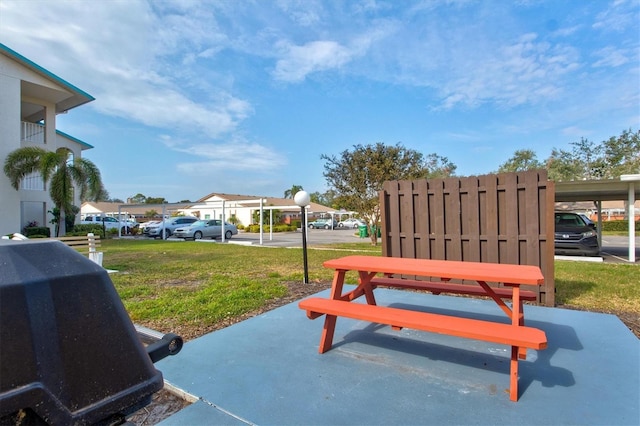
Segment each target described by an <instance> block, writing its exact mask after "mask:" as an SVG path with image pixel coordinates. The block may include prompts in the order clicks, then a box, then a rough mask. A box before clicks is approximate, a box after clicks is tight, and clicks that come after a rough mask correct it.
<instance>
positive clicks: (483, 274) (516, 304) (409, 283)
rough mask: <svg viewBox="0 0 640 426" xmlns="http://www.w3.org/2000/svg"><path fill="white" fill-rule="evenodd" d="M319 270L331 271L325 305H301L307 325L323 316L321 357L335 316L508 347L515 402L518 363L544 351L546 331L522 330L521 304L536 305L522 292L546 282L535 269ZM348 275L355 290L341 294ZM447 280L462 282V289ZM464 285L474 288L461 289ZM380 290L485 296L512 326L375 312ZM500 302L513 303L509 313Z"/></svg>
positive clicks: (420, 263) (450, 264) (466, 265)
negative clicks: (533, 352) (532, 352)
mask: <svg viewBox="0 0 640 426" xmlns="http://www.w3.org/2000/svg"><path fill="white" fill-rule="evenodd" d="M323 265H324V266H325V267H327V268H330V269H335V273H334V277H333V282H332V285H331V293H330V296H329V299H324V298H309V299H305V300H302V301H301V302H300V303H299V307H300V308H301V309H304V310H306V311H307V316H308V317H309V318H310V319H315V318H318V317H320V316H322V315H326V318H325V322H324V327H323V330H322V336H321V339H320V348H319V352H320V353H324V352H326V351H328V350H329V349H331V346H332V343H333V335H334V332H335V326H336V320H337V317H338V316H344V317H348V318H353V319H360V320H364V321H371V322H375V323H379V324H387V325H390V326H391V327H392V328H393V329H396V330H398V329H402V328H403V327H407V328H413V329H417V330H422V331H428V332H435V333H440V334H449V335H454V336H458V337H465V338H470V339H477V340H485V341H490V342H494V343H500V344H505V345H510V346H511V363H510V371H511V372H510V376H511V382H510V389H511V391H510V398H511V400H512V401H517V400H518V359H519V358H520V359H526V350H527V348H530V349H536V350H541V349H545V348H546V347H547V339H546V335H545V333H544V331H542V330H539V329H536V328H532V327H527V326H525V325H524V310H523V303H522V301H523V300H535V299H536V295H535V293H534V292H531V291H527V290H521V289H520V286H521V285H528V286H540V285H541V284H542V283H543V282H544V277H543V275H542V272H541V271H540V268H538V267H537V266H531V265H511V264H496V263H481V262H466V261H451V260H430V259H407V258H397V257H378V256H346V257H342V258H339V259H333V260H329V261H326V262H324V263H323ZM348 271H356V272H357V273H358V285H357V287H356V288H355V289H353V290H351V291H349V292H346V293H343V287H344V279H345V275H346V273H347V272H348ZM378 274H382V276H377V275H378ZM391 275H405V276H407V275H408V276H412V277H414V276H416V277H429V278H430V279H433V278H437V279H439V280H440V281H436V282H434V281H422V280H415V279H400V278H391ZM450 280H460V281H461V283H453V282H451V281H450ZM467 281H472V282H474V283H475V284H473V285H469V284H465V282H467ZM488 283H502V284H503V285H504V286H505V287H501V288H496V287H492V286H490V285H489V284H488ZM380 285H384V286H389V287H399V288H411V289H419V290H427V291H431V292H433V293H436V294H439V293H442V292H445V293H447V292H449V293H458V294H470V295H482V296H487V297H490V298H491V299H493V300H494V301H495V302H496V303H497V304H498V306H499V307H500V308H501V309H502V311H504V312H505V313H506V315H507V316H508V317H509V319H510V324H505V323H499V322H493V321H484V320H476V319H469V318H462V317H456V316H452V315H439V314H431V313H425V312H417V311H412V310H406V309H398V308H391V307H385V306H378V305H377V303H376V299H375V296H374V289H375V288H376V287H378V286H380ZM361 296H365V299H366V302H367V303H366V304H364V303H351V302H352V301H353V300H355V299H357V298H359V297H361ZM504 299H511V300H512V303H511V307H509V306H508V305H507V304H506V303H505V301H504Z"/></svg>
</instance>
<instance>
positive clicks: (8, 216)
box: [0, 68, 21, 235]
mask: <svg viewBox="0 0 640 426" xmlns="http://www.w3.org/2000/svg"><path fill="white" fill-rule="evenodd" d="M1 71H2V70H1V68H0V94H1V96H0V111H2V113H1V114H0V159H2V162H1V163H2V166H3V167H4V159H5V158H6V157H7V155H8V154H9V153H10V152H11V151H13V150H15V149H17V148H19V147H20V80H19V79H16V78H14V77H11V76H8V75H6V74H3V73H2V72H1ZM16 106H17V107H16ZM0 200H2V202H0V235H5V234H9V233H13V232H18V231H20V229H21V227H20V194H19V192H18V191H16V190H15V189H13V187H12V186H11V185H10V183H9V179H7V177H6V176H5V174H4V170H3V171H2V172H1V173H0Z"/></svg>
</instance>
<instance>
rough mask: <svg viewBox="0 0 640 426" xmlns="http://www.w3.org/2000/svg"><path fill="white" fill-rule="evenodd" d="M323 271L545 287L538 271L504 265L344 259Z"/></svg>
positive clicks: (396, 258) (443, 261)
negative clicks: (331, 270)
mask: <svg viewBox="0 0 640 426" xmlns="http://www.w3.org/2000/svg"><path fill="white" fill-rule="evenodd" d="M323 265H324V267H326V268H330V269H335V270H343V271H366V272H379V273H385V274H403V275H416V276H429V277H438V278H448V279H464V280H476V281H485V282H496V283H503V284H525V285H538V286H539V285H542V284H543V283H544V276H543V275H542V271H541V270H540V268H539V267H537V266H533V265H513V264H505V263H486V262H469V261H457V260H433V259H412V258H400V257H386V256H345V257H341V258H338V259H332V260H328V261H326V262H324V263H323Z"/></svg>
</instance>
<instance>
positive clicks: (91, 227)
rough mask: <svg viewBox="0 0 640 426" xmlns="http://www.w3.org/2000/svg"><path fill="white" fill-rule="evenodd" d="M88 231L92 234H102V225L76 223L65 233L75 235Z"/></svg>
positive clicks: (85, 233)
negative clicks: (71, 229) (70, 230)
mask: <svg viewBox="0 0 640 426" xmlns="http://www.w3.org/2000/svg"><path fill="white" fill-rule="evenodd" d="M88 233H93V234H94V235H102V225H97V224H87V225H76V226H74V227H73V231H72V232H67V235H69V236H70V237H77V236H80V235H87V234H88Z"/></svg>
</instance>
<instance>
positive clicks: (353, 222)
mask: <svg viewBox="0 0 640 426" xmlns="http://www.w3.org/2000/svg"><path fill="white" fill-rule="evenodd" d="M364 225H366V224H365V223H364V222H363V221H361V220H360V219H355V218H349V219H346V220H343V221H342V222H338V228H353V229H357V228H359V227H360V226H364Z"/></svg>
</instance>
